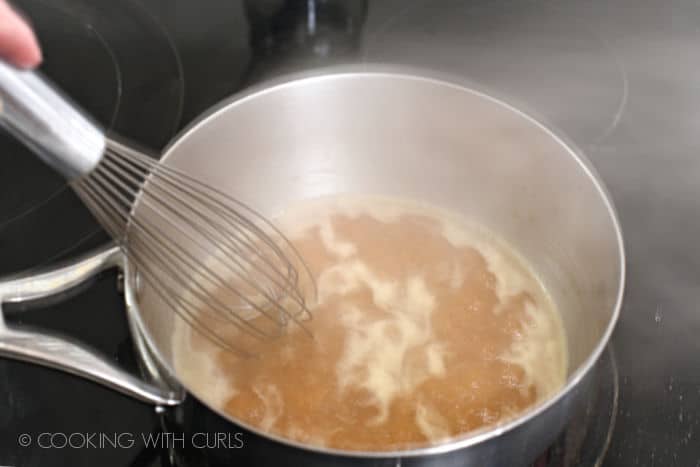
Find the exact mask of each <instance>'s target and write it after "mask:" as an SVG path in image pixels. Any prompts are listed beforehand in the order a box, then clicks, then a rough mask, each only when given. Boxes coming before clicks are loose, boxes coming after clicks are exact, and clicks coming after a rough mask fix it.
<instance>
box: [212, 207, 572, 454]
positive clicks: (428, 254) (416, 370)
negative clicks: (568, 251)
mask: <svg viewBox="0 0 700 467" xmlns="http://www.w3.org/2000/svg"><path fill="white" fill-rule="evenodd" d="M292 241H293V243H294V245H295V246H296V247H297V249H298V251H299V252H300V253H301V255H302V256H303V257H304V258H305V260H306V261H307V263H308V266H309V267H310V269H311V271H312V272H313V273H314V275H315V276H316V278H317V280H318V285H319V297H318V301H319V303H317V304H316V305H315V306H314V307H313V310H312V311H313V319H312V320H311V321H309V322H308V323H306V324H307V327H308V329H309V330H310V331H311V332H312V333H313V336H314V338H313V339H310V338H309V337H308V336H307V335H306V334H304V333H303V332H300V331H299V330H298V329H296V330H294V331H292V332H290V333H288V334H287V335H285V336H284V337H282V338H280V339H278V340H273V341H266V342H264V343H256V342H254V341H253V340H250V339H249V340H246V344H247V345H250V346H253V347H254V350H256V351H257V352H258V353H259V356H258V357H257V358H250V359H243V358H239V357H236V356H234V355H232V354H230V353H227V352H221V353H220V354H219V356H218V360H217V366H218V368H219V369H220V370H221V372H222V373H223V374H226V375H227V376H228V378H229V379H230V388H231V394H230V396H229V397H228V399H227V400H226V402H225V406H224V407H223V409H224V410H225V411H226V412H227V413H229V414H231V415H232V416H233V417H235V418H236V419H239V420H242V421H244V422H245V423H247V424H250V425H252V426H255V427H258V428H260V429H262V430H265V431H270V432H272V433H276V434H278V435H281V436H283V437H287V438H291V439H295V440H298V441H303V442H309V443H315V444H322V445H325V446H329V447H333V448H341V449H350V450H389V449H401V448H407V447H415V446H419V445H425V444H427V443H428V442H435V441H437V440H439V439H443V438H446V437H449V436H454V435H458V434H463V433H465V432H468V431H470V430H474V429H477V428H479V427H483V426H485V425H488V424H493V423H496V422H499V421H503V420H505V419H507V418H510V417H512V416H513V415H515V414H517V413H518V412H520V411H522V410H523V409H525V408H527V407H528V406H530V405H531V404H533V403H534V402H536V401H537V400H538V399H539V398H541V397H543V396H544V395H545V394H538V391H539V392H543V390H542V389H541V388H540V389H538V386H537V384H536V378H535V377H534V376H533V375H527V374H526V371H527V369H528V368H529V367H528V366H527V365H520V364H518V357H517V356H513V357H512V358H509V357H508V355H513V352H514V349H517V345H520V346H521V347H522V345H523V344H524V342H523V339H526V338H527V336H528V335H529V334H528V326H532V325H533V323H534V324H536V323H535V321H536V320H535V319H533V316H535V315H533V310H534V311H536V312H538V313H541V314H542V313H549V312H551V311H552V310H551V304H550V303H541V302H543V301H546V300H547V299H546V295H545V294H544V293H543V292H542V290H541V288H538V287H539V284H538V283H537V281H536V280H535V278H534V277H531V276H529V275H528V276H527V277H525V278H524V279H523V278H521V279H520V282H525V283H528V284H530V286H531V288H530V289H528V290H521V291H517V290H516V292H515V293H514V294H512V295H511V296H508V297H501V299H502V301H501V300H499V293H498V281H499V277H497V275H496V274H494V272H493V271H492V269H490V268H489V264H488V261H487V260H486V258H485V256H484V255H482V254H481V253H480V252H479V251H477V250H476V249H474V248H472V247H470V246H464V245H462V246H460V245H454V244H453V243H451V242H450V241H448V238H447V236H445V235H444V234H443V229H442V224H441V222H440V221H439V219H437V218H433V217H431V216H428V215H417V214H415V213H409V214H405V215H401V216H397V217H396V218H394V219H389V220H388V221H387V220H380V219H378V218H376V217H372V216H369V215H354V216H348V215H344V214H342V213H335V214H332V215H329V216H327V217H326V220H325V224H324V223H321V224H316V225H311V226H309V227H308V228H306V229H303V230H301V231H300V232H297V233H296V234H295V235H294V236H293V238H292ZM519 271H520V273H522V272H523V271H524V273H525V274H530V273H529V272H527V270H526V269H522V270H519ZM528 310H529V311H528ZM547 319H550V320H551V319H553V317H548V318H547ZM552 322H553V321H552ZM557 329H558V328H557ZM541 331H542V330H541V329H540V332H541ZM533 336H534V334H533ZM555 337H556V336H555ZM559 337H560V336H559ZM240 339H241V341H243V340H245V339H246V338H245V337H240ZM543 345H544V344H543ZM561 352H563V349H561ZM561 352H559V354H558V355H559V357H561ZM543 355H544V354H543ZM547 355H549V354H547ZM520 358H521V359H522V358H524V357H523V356H522V355H521V356H520ZM540 359H541V358H540ZM554 360H556V358H555V359H554ZM537 364H538V365H550V366H552V367H555V366H556V365H559V362H558V361H552V362H543V361H539V362H538V363H537ZM530 367H531V365H530ZM550 372H551V371H550ZM553 373H555V374H557V370H556V369H555V370H554V371H553ZM560 373H562V378H563V372H560ZM562 382H563V380H562V381H557V384H560V383H562Z"/></svg>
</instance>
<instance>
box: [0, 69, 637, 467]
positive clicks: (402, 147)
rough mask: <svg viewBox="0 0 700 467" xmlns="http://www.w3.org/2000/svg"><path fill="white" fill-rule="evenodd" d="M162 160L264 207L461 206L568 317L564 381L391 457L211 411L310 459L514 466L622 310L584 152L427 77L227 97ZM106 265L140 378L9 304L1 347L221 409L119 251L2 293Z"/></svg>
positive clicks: (572, 390)
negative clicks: (290, 435) (379, 202)
mask: <svg viewBox="0 0 700 467" xmlns="http://www.w3.org/2000/svg"><path fill="white" fill-rule="evenodd" d="M164 159H165V160H166V161H167V163H169V164H172V165H173V166H176V167H178V168H180V169H182V170H185V171H187V172H190V173H192V174H194V175H196V176H197V177H200V178H201V179H203V180H204V181H206V182H208V183H210V184H212V185H214V186H217V187H222V188H224V189H227V190H228V191H229V192H230V193H231V194H233V195H235V196H236V197H237V198H239V199H241V200H242V201H244V202H247V203H248V204H250V205H252V206H255V208H256V209H258V210H259V211H261V212H262V213H263V214H266V215H268V216H274V215H275V214H276V213H277V212H279V211H280V210H282V209H283V208H284V207H285V206H286V205H288V204H290V203H293V202H294V201H297V200H301V199H305V198H311V197H317V196H321V195H328V194H333V193H358V194H375V195H387V196H394V197H401V198H410V199H416V200H420V201H424V202H427V203H430V204H434V205H437V206H439V207H443V208H447V209H451V210H454V211H456V212H459V213H462V214H463V215H464V216H465V217H467V218H469V219H473V220H476V221H478V222H480V223H482V224H483V225H485V226H486V227H488V228H490V229H491V230H493V231H495V232H497V233H498V234H500V235H501V236H502V237H504V238H505V239H506V240H507V241H509V242H510V243H511V244H512V245H513V246H514V247H515V248H516V249H517V250H518V251H519V252H520V253H521V254H522V255H523V256H524V257H526V258H527V259H528V260H529V262H530V263H531V265H532V266H533V267H534V269H535V270H536V272H537V273H538V274H539V275H540V277H541V279H542V281H543V283H544V284H545V286H546V287H547V288H548V290H549V292H550V293H551V295H552V297H553V298H554V300H555V302H556V303H557V305H558V308H559V310H560V312H561V314H562V318H563V322H564V327H565V330H566V337H567V339H568V348H569V362H568V364H569V369H570V370H569V375H568V380H567V383H566V385H565V387H563V388H562V389H561V390H560V391H559V392H558V393H556V394H555V395H554V396H553V397H551V398H550V399H549V400H547V401H545V402H543V403H541V404H540V405H538V406H536V407H534V408H532V409H531V410H528V411H527V412H526V413H523V414H522V415H521V416H520V417H518V418H517V419H514V420H512V421H510V422H508V423H506V424H503V425H500V426H497V427H493V428H488V429H483V430H481V431H478V432H476V433H470V434H469V435H465V436H464V437H459V438H456V439H453V440H450V441H449V442H445V443H443V444H440V445H436V446H432V447H428V448H423V449H415V450H407V451H392V452H344V451H339V450H333V449H324V448H319V447H311V446H305V445H303V444H300V443H295V442H290V441H286V440H284V439H280V438H277V437H275V436H271V435H268V434H265V433H261V432H259V431H256V430H255V428H253V427H246V426H245V425H244V424H242V423H240V422H238V421H237V420H236V419H234V418H232V417H229V416H227V415H226V414H223V413H220V412H219V415H221V416H222V417H224V418H225V419H227V420H228V421H229V422H230V423H231V429H232V430H235V429H236V426H243V427H245V428H247V429H249V430H251V431H252V432H253V433H256V435H259V436H261V437H266V438H268V439H271V440H272V441H273V443H272V444H274V445H275V446H279V447H280V449H288V450H289V451H290V452H294V453H295V458H303V459H304V462H305V465H392V466H395V465H416V466H417V465H440V466H479V467H482V466H499V465H502V466H508V467H510V466H515V465H521V464H523V463H526V462H528V461H531V460H532V459H533V458H534V457H535V456H536V455H537V454H539V453H540V452H541V451H542V450H543V449H545V448H546V447H547V446H548V445H549V444H550V443H551V442H552V441H553V440H554V439H555V437H556V436H557V435H558V434H559V433H560V431H561V430H562V428H563V427H564V426H565V424H566V423H567V420H568V417H569V415H570V414H571V413H572V412H573V411H574V410H575V409H576V408H577V406H578V405H579V404H581V403H582V400H583V396H584V394H585V393H586V391H587V390H588V389H587V384H588V383H589V382H590V378H589V376H590V373H591V371H590V370H591V368H592V367H593V365H594V363H595V362H596V360H597V359H598V357H599V356H600V354H601V352H602V350H603V348H604V347H605V345H606V343H607V341H608V339H609V337H610V334H611V332H612V329H613V327H614V325H615V322H616V320H617V316H618V313H619V310H620V305H621V300H622V294H623V287H624V277H625V262H624V250H623V243H622V235H621V232H620V227H619V223H618V221H617V218H616V214H615V211H614V209H613V205H612V202H611V200H610V198H609V196H608V194H607V192H606V190H605V188H604V187H603V184H602V182H601V180H600V178H599V177H598V175H597V174H596V173H595V171H594V169H593V168H592V166H591V165H590V163H589V162H588V161H587V160H586V159H585V158H584V157H583V156H582V155H581V154H579V153H578V152H577V151H576V150H574V149H573V148H572V146H571V145H570V144H568V143H567V142H566V141H565V140H564V139H562V137H561V136H558V135H557V134H555V133H554V132H553V131H551V130H550V129H548V128H547V127H545V126H544V125H542V124H540V123H539V122H537V121H536V120H534V119H533V118H531V117H530V116H528V115H526V114H524V113H522V112H521V111H519V110H517V109H515V108H513V107H511V106H510V105H508V104H506V103H504V102H502V101H500V100H498V99H496V98H494V97H490V96H489V95H486V94H484V93H482V92H480V91H477V90H474V89H472V88H468V87H464V86H462V85H460V84H455V83H454V82H450V81H446V80H443V79H437V78H433V77H430V76H428V75H426V74H423V73H422V72H421V73H418V74H416V73H415V72H410V73H409V72H407V71H404V70H401V71H397V70H388V69H373V68H371V67H362V68H342V69H335V70H331V71H327V72H324V73H322V74H314V75H305V76H296V77H294V78H292V79H288V80H285V81H277V82H275V83H272V84H268V85H266V86H262V87H258V88H255V89H252V90H250V91H248V92H245V93H243V94H242V95H239V96H235V97H234V98H232V99H231V100H229V101H227V102H224V103H223V104H221V105H220V106H218V107H217V108H215V109H213V110H211V111H210V112H208V113H207V114H206V115H205V116H203V117H202V118H201V119H199V120H198V121H197V122H196V123H195V124H193V125H192V126H190V127H189V128H188V129H187V130H186V131H184V132H183V133H182V134H181V135H179V137H178V138H177V139H176V140H175V141H174V142H173V143H172V144H171V145H170V146H169V148H168V149H167V150H166V152H165V155H164ZM137 203H138V201H137ZM136 212H137V215H138V206H137V207H136ZM107 268H120V269H121V270H122V271H123V273H124V278H125V279H124V282H125V287H124V299H125V302H126V309H127V315H128V319H129V323H130V326H131V330H132V333H133V335H134V338H135V342H136V344H137V347H138V352H139V354H140V356H141V358H142V359H143V363H144V365H143V367H144V368H145V369H146V371H145V373H147V374H146V375H145V378H144V380H141V379H138V378H136V377H135V376H130V375H127V374H125V373H124V372H123V371H121V370H120V369H118V368H117V367H115V366H113V365H112V364H111V363H110V362H109V361H108V359H106V358H105V357H104V356H102V355H99V354H98V353H96V352H94V351H92V350H90V349H89V348H87V347H86V346H83V345H81V344H79V343H77V342H74V341H70V340H66V339H65V338H63V337H56V336H51V335H49V334H47V333H43V332H39V331H36V330H27V329H23V328H22V327H19V326H16V327H15V326H12V327H11V326H9V325H7V324H4V323H3V320H2V313H0V355H3V356H5V357H9V358H16V359H21V360H28V361H33V362H36V363H39V364H42V365H47V366H52V367H55V368H59V369H62V370H65V371H68V372H72V373H75V374H77V375H80V376H83V377H87V378H90V379H92V380H94V381H96V382H98V383H102V384H105V385H108V386H110V387H112V388H114V389H117V390H120V391H122V392H124V393H126V394H129V395H132V396H134V397H137V398H139V399H141V400H144V401H148V402H151V403H154V404H159V405H174V404H177V403H179V402H180V401H181V400H182V398H183V395H184V394H185V390H187V391H188V392H189V393H191V394H192V395H193V396H194V397H195V398H197V399H199V400H200V401H201V402H203V403H204V404H205V405H208V406H209V407H210V408H211V409H212V410H214V411H215V412H216V407H215V406H214V402H213V398H212V397H213V396H212V394H208V393H207V391H206V390H203V389H202V388H203V386H204V385H202V384H197V381H194V380H193V376H192V374H191V373H188V372H183V371H178V364H177V362H176V361H175V355H174V353H173V351H172V341H173V333H174V330H175V329H176V327H177V326H176V324H177V323H176V320H178V319H179V318H177V316H176V315H175V314H174V313H172V311H171V310H169V309H168V308H167V307H166V306H165V305H164V304H163V303H162V302H161V301H160V300H159V299H158V297H157V296H155V294H153V292H152V291H150V290H149V288H148V285H147V284H146V283H145V281H144V282H143V283H141V282H140V281H139V280H138V277H137V273H136V272H135V271H134V269H133V268H132V265H130V264H129V262H128V261H127V260H125V258H124V256H122V254H121V253H120V251H119V250H118V249H117V248H116V247H114V246H108V247H105V248H103V249H102V250H100V251H98V252H96V253H95V254H93V255H91V256H89V257H86V258H82V259H79V260H76V261H75V262H73V263H71V264H68V265H65V266H63V267H60V268H57V269H54V270H51V271H47V272H44V273H40V274H34V275H30V276H18V277H14V278H7V279H5V280H3V281H2V282H0V303H9V302H22V301H27V300H32V299H37V298H43V297H49V296H54V295H56V294H60V293H62V292H65V291H66V290H68V289H70V288H72V287H74V286H76V285H78V284H80V283H81V282H83V281H85V280H86V279H88V278H89V277H91V276H92V275H94V274H96V273H97V272H99V271H102V270H104V269H107ZM201 357H202V358H205V357H206V356H201ZM180 369H181V368H180ZM299 456H301V457H299Z"/></svg>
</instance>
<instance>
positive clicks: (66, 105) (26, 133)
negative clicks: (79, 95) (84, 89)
mask: <svg viewBox="0 0 700 467" xmlns="http://www.w3.org/2000/svg"><path fill="white" fill-rule="evenodd" d="M0 125H2V126H3V127H4V128H6V129H7V130H8V131H9V132H10V133H12V134H13V135H14V136H15V137H16V138H18V139H19V140H20V141H22V142H23V143H24V144H25V145H26V146H28V147H29V148H30V149H32V150H33V151H34V152H35V153H36V154H37V155H38V156H39V157H40V158H41V159H42V160H43V161H44V162H46V163H47V164H49V165H50V166H51V167H53V168H54V169H56V170H57V171H59V172H60V173H61V174H63V175H64V176H65V177H66V178H68V179H69V180H72V179H74V178H76V177H80V176H81V175H85V174H87V173H89V172H90V171H91V170H92V169H93V168H94V167H95V166H96V165H97V163H98V162H99V161H100V159H101V158H102V153H103V151H104V149H105V136H104V133H103V132H102V130H101V129H100V128H99V127H98V126H97V125H96V124H94V123H93V122H91V121H90V119H89V118H88V117H87V116H86V115H85V114H84V113H83V112H81V111H80V110H79V109H78V108H77V107H76V106H75V105H73V104H72V103H71V102H70V101H69V100H68V99H67V98H66V97H64V96H63V95H62V94H61V93H60V92H59V91H57V90H56V89H55V88H54V87H53V86H52V85H51V84H50V83H49V82H48V81H47V80H46V79H45V78H43V77H42V76H41V75H40V74H39V73H37V72H34V71H30V70H19V69H17V68H15V67H13V66H12V65H8V64H7V63H4V62H2V61H0Z"/></svg>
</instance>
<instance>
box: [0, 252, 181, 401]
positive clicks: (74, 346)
mask: <svg viewBox="0 0 700 467" xmlns="http://www.w3.org/2000/svg"><path fill="white" fill-rule="evenodd" d="M123 264H124V256H123V254H122V252H121V250H120V249H119V247H117V246H115V245H109V246H107V247H105V248H102V249H100V250H98V251H97V252H95V253H92V254H90V255H88V256H84V257H82V258H79V259H77V260H74V261H71V262H70V263H68V264H65V265H63V266H59V267H57V268H52V269H50V270H48V271H44V272H40V273H38V274H31V275H29V274H28V275H19V276H15V277H12V278H8V279H6V280H0V356H4V357H9V358H13V359H16V360H23V361H27V362H32V363H37V364H39V365H43V366H47V367H51V368H55V369H58V370H62V371H65V372H68V373H72V374H74V375H77V376H81V377H84V378H87V379H89V380H92V381H94V382H96V383H99V384H102V385H104V386H107V387H109V388H112V389H115V390H117V391H119V392H121V393H123V394H126V395H128V396H131V397H134V398H136V399H138V400H141V401H143V402H147V403H150V404H156V405H161V406H172V405H177V404H179V403H180V402H182V400H183V399H184V390H182V389H181V388H167V387H159V386H156V385H154V384H150V383H147V382H145V381H143V380H141V379H139V378H137V377H136V376H133V375H131V374H129V373H127V372H126V371H124V370H123V369H121V368H119V367H118V366H116V365H114V364H113V363H112V362H111V361H110V360H109V359H108V358H106V357H105V356H104V355H101V354H100V353H98V352H96V351H95V350H93V349H91V348H90V347H88V346H86V345H84V344H81V343H79V342H77V341H75V340H73V339H71V338H69V337H64V336H59V335H54V334H51V333H48V332H45V331H41V330H36V329H27V328H25V329H22V327H15V326H8V325H7V324H6V323H5V320H4V315H3V313H2V304H3V303H20V302H26V301H30V300H39V299H42V298H50V297H55V296H56V295H58V294H61V293H63V292H66V291H68V290H70V289H72V288H74V287H76V286H78V285H80V284H82V283H84V282H85V281H87V280H88V279H90V278H91V277H93V276H94V275H96V274H98V273H100V272H102V271H105V270H107V269H111V268H113V267H117V268H121V269H123ZM59 298H60V297H59ZM134 338H135V339H138V336H134Z"/></svg>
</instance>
